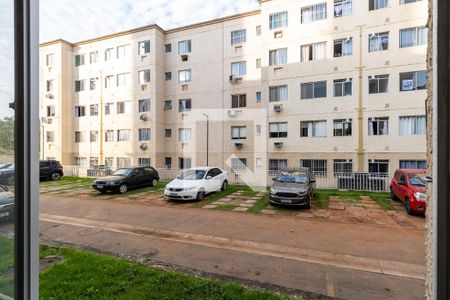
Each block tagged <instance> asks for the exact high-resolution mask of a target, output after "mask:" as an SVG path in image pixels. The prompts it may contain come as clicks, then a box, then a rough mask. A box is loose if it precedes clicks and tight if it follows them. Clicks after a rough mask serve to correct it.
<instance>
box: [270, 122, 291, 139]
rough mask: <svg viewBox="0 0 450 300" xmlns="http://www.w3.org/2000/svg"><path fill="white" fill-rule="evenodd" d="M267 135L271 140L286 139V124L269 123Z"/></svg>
mask: <svg viewBox="0 0 450 300" xmlns="http://www.w3.org/2000/svg"><path fill="white" fill-rule="evenodd" d="M269 134H270V137H271V138H287V136H288V123H287V122H277V123H269Z"/></svg>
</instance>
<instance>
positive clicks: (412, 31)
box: [400, 27, 428, 48]
mask: <svg viewBox="0 0 450 300" xmlns="http://www.w3.org/2000/svg"><path fill="white" fill-rule="evenodd" d="M427 35H428V29H427V28H426V27H415V28H408V29H401V30H400V48H407V47H414V46H420V45H426V44H427Z"/></svg>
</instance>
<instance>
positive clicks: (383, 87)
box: [369, 74, 389, 94]
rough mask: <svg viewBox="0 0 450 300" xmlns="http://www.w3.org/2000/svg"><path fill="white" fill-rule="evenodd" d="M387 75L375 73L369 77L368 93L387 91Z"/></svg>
mask: <svg viewBox="0 0 450 300" xmlns="http://www.w3.org/2000/svg"><path fill="white" fill-rule="evenodd" d="M388 83H389V75H387V74H385V75H376V76H370V77H369V94H381V93H387V91H388Z"/></svg>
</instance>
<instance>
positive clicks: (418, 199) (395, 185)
mask: <svg viewBox="0 0 450 300" xmlns="http://www.w3.org/2000/svg"><path fill="white" fill-rule="evenodd" d="M425 172H426V170H414V169H400V170H397V171H395V175H394V178H393V179H392V182H391V199H392V200H397V199H400V201H402V202H403V204H404V205H405V210H406V212H407V213H408V214H410V215H411V214H413V213H421V214H423V213H425V209H426V208H427V197H426V195H425V185H426V184H425V181H424V180H423V179H422V178H423V176H424V175H425Z"/></svg>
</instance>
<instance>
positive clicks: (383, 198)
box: [367, 193, 395, 211]
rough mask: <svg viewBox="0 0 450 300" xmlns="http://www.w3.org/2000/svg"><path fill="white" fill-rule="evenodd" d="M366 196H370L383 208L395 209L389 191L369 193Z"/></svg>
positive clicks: (386, 209)
mask: <svg viewBox="0 0 450 300" xmlns="http://www.w3.org/2000/svg"><path fill="white" fill-rule="evenodd" d="M367 196H370V197H372V199H373V201H375V202H376V203H377V204H378V205H379V206H380V207H381V208H382V209H383V210H385V211H388V210H395V207H394V206H393V205H392V200H391V196H390V195H389V193H370V194H368V195H367Z"/></svg>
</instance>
